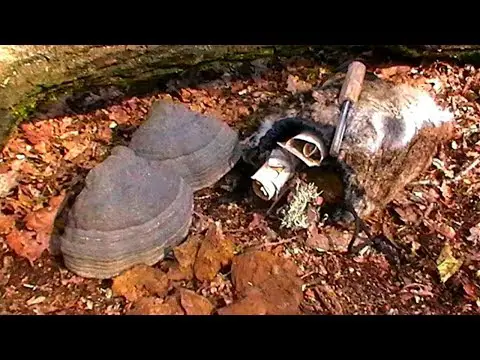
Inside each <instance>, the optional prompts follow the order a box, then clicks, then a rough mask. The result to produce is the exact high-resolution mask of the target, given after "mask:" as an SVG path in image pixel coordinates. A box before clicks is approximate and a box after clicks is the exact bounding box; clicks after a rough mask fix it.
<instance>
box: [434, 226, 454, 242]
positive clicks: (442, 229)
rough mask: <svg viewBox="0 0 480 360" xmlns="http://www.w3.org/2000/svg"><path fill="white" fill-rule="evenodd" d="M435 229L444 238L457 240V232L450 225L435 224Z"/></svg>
mask: <svg viewBox="0 0 480 360" xmlns="http://www.w3.org/2000/svg"><path fill="white" fill-rule="evenodd" d="M435 229H436V231H437V232H438V233H440V234H442V235H443V236H445V237H446V238H447V239H450V240H453V239H455V236H456V235H457V233H456V232H455V230H454V229H453V228H452V227H451V226H450V225H447V224H443V223H438V224H435Z"/></svg>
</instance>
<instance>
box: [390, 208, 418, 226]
mask: <svg viewBox="0 0 480 360" xmlns="http://www.w3.org/2000/svg"><path fill="white" fill-rule="evenodd" d="M394 209H395V212H396V213H397V214H398V215H400V218H401V219H402V221H403V222H404V223H406V224H408V223H411V224H414V223H416V222H417V221H418V215H417V213H416V212H415V211H414V210H413V209H412V207H411V206H407V207H405V208H403V209H402V208H400V207H398V206H395V208H394Z"/></svg>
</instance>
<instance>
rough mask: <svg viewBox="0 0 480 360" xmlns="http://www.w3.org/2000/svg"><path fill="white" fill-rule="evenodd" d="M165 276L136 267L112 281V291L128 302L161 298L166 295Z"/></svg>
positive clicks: (151, 270)
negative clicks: (152, 297)
mask: <svg viewBox="0 0 480 360" xmlns="http://www.w3.org/2000/svg"><path fill="white" fill-rule="evenodd" d="M168 287H169V280H168V277H167V275H166V274H165V273H164V272H162V271H160V270H158V269H155V268H152V267H149V266H146V265H138V266H135V267H133V268H132V269H130V270H127V271H125V272H124V273H122V274H121V275H119V276H117V277H116V278H114V279H113V285H112V291H113V293H114V294H115V295H116V296H123V297H125V298H126V299H127V300H128V301H137V300H138V299H139V298H142V297H145V296H151V295H156V296H159V297H163V296H165V295H166V294H167V291H168Z"/></svg>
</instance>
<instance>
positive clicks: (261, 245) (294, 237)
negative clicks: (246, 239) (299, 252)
mask: <svg viewBox="0 0 480 360" xmlns="http://www.w3.org/2000/svg"><path fill="white" fill-rule="evenodd" d="M298 238H299V235H297V236H293V237H291V238H288V239H285V240H280V241H276V242H266V243H263V244H260V245H256V246H253V248H255V249H258V248H263V247H268V246H278V245H283V244H288V243H289V242H292V241H293V240H296V239H298Z"/></svg>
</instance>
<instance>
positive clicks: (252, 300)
mask: <svg viewBox="0 0 480 360" xmlns="http://www.w3.org/2000/svg"><path fill="white" fill-rule="evenodd" d="M217 313H218V315H266V314H267V305H266V304H265V300H264V298H263V295H262V294H261V293H260V292H257V293H256V295H255V294H251V295H250V296H249V297H246V298H243V299H241V300H239V301H237V302H235V303H233V304H231V305H229V306H226V307H224V308H221V309H219V310H218V311H217Z"/></svg>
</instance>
